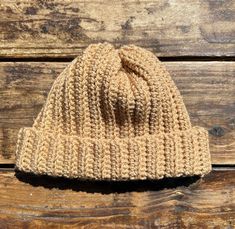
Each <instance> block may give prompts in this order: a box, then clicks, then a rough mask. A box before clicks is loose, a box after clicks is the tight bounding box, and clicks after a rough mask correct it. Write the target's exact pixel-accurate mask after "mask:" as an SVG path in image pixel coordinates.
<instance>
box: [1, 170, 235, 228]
mask: <svg viewBox="0 0 235 229" xmlns="http://www.w3.org/2000/svg"><path fill="white" fill-rule="evenodd" d="M234 177H235V171H227V172H225V171H223V172H222V171H220V172H215V171H214V172H212V173H211V174H209V175H207V176H205V177H204V178H201V179H198V178H197V179H196V178H178V179H164V180H160V181H135V182H111V183H110V182H91V181H79V180H67V179H63V178H51V177H44V176H43V177H40V176H32V175H31V176H29V175H25V174H22V173H20V174H18V173H17V174H16V176H15V173H14V172H1V173H0V196H1V202H0V228H45V227H47V228H57V227H59V228H78V227H79V228H89V229H91V228H162V227H164V228H234V226H235V179H234ZM16 193H17V195H16Z"/></svg>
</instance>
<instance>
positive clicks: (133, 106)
mask: <svg viewBox="0 0 235 229" xmlns="http://www.w3.org/2000/svg"><path fill="white" fill-rule="evenodd" d="M16 169H18V170H22V171H26V172H33V173H36V174H48V175H52V176H65V177H70V178H75V177H77V178H82V179H110V180H123V179H160V178H163V177H174V176H188V175H204V174H206V173H208V172H209V171H210V170H211V161H210V153H209V142H208V133H207V131H206V130H205V129H204V128H202V127H198V126H194V127H192V126H191V123H190V119H189V115H188V113H187V110H186V107H185V105H184V103H183V100H182V97H181V95H180V92H179V90H178V89H177V87H176V86H175V84H174V82H173V80H172V79H171V77H170V75H169V73H168V72H167V70H166V68H165V66H164V65H163V64H162V63H161V62H160V61H159V59H158V58H157V57H156V56H155V55H154V54H153V53H151V52H150V51H148V50H145V49H143V48H140V47H138V46H135V45H132V44H131V45H124V46H122V47H120V48H119V49H116V48H114V46H113V45H112V44H109V43H107V42H104V43H98V44H91V45H89V46H88V47H87V48H86V49H85V50H84V51H83V53H82V54H81V55H79V56H78V57H77V58H75V59H74V60H73V61H72V62H71V63H70V64H69V65H68V66H67V67H66V68H65V69H64V71H63V72H62V73H61V74H60V75H59V76H58V77H57V78H56V80H55V82H54V84H53V85H52V88H51V90H50V92H49V94H48V97H47V100H46V102H45V104H44V106H43V108H42V109H41V111H40V113H39V115H38V116H37V118H36V120H35V121H34V124H33V126H32V127H25V128H22V129H21V130H20V131H19V136H18V142H17V151H16Z"/></svg>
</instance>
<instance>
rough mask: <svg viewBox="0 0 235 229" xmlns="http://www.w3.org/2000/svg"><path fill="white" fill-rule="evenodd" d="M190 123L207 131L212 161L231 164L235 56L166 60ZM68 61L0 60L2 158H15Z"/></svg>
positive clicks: (233, 154)
mask: <svg viewBox="0 0 235 229" xmlns="http://www.w3.org/2000/svg"><path fill="white" fill-rule="evenodd" d="M165 64H166V67H167V69H168V70H169V71H170V73H171V74H172V77H173V79H174V81H175V83H176V85H177V86H178V88H179V90H180V91H181V93H182V95H183V98H184V101H185V104H186V106H187V109H188V111H189V114H190V117H191V121H192V123H193V125H200V126H203V127H205V128H207V129H208V130H209V132H210V150H211V154H212V162H213V164H235V116H234V114H235V62H165ZM66 65H67V63H53V62H52V63H49V62H48V63H40V62H39V63H37V62H31V63H29V62H27V63H24V62H19V63H8V62H5V63H0V98H1V99H0V163H14V161H15V155H14V154H15V144H16V139H17V133H18V130H19V128H20V127H22V126H31V125H32V123H33V120H34V118H36V116H37V114H38V113H39V111H40V109H41V107H42V104H43V103H44V101H45V100H46V97H47V93H48V91H49V89H50V87H51V85H52V83H53V81H54V79H55V78H56V77H57V76H58V74H59V73H60V72H61V71H62V70H63V69H64V68H65V66H66Z"/></svg>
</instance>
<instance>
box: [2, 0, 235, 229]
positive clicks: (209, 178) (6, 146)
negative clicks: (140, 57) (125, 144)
mask: <svg viewBox="0 0 235 229" xmlns="http://www.w3.org/2000/svg"><path fill="white" fill-rule="evenodd" d="M103 41H108V42H111V43H113V44H114V45H115V46H116V47H119V46H120V45H123V44H129V43H133V44H136V45H139V46H141V47H145V48H147V49H148V50H150V51H153V52H154V53H155V54H156V55H157V56H158V57H159V58H161V60H163V61H165V62H164V63H165V64H166V67H167V69H168V70H169V72H170V73H171V75H172V77H173V80H174V81H175V83H176V85H177V86H178V88H179V90H180V91H181V94H182V95H183V99H184V101H185V104H186V107H187V109H188V111H189V114H190V117H191V121H192V124H193V125H200V126H203V127H205V128H206V129H207V130H208V131H209V133H210V134H209V136H210V151H211V155H212V162H213V172H211V173H210V174H208V175H206V176H205V177H203V178H201V179H200V178H196V177H191V178H189V177H188V178H175V179H174V178H172V179H163V180H160V181H136V182H91V181H79V180H68V179H65V178H52V177H48V176H35V175H32V174H31V175H29V174H24V173H19V172H17V173H15V172H14V171H13V167H14V163H15V144H16V140H17V133H18V130H19V128H20V127H23V126H31V125H32V123H33V120H34V119H35V118H36V116H37V114H38V112H39V111H40V109H41V107H42V104H43V103H44V102H45V100H46V97H47V93H48V92H49V90H50V87H51V85H52V83H53V81H54V79H55V78H56V77H57V76H58V74H59V73H60V72H61V71H62V70H63V69H64V68H65V66H66V65H67V64H68V61H71V60H72V59H73V57H75V56H76V55H77V54H78V53H80V52H81V51H82V50H83V49H84V48H85V47H87V45H88V44H90V43H95V42H103ZM234 114H235V1H233V0H194V1H190V2H189V1H187V0H159V1H151V0H140V1H137V0H126V1H114V0H110V1H108V0H106V1H97V0H96V1H90V0H87V1H81V0H73V1H64V0H53V1H52V0H36V1H33V0H15V1H12V0H6V1H1V2H0V229H14V228H17V229H18V228H33V229H36V228H89V229H92V228H102V229H103V228H110V229H111V228H141V229H142V228H148V229H149V228H169V229H173V228H177V229H181V228H189V229H197V228H208V229H212V228H213V229H233V228H235V167H234V165H235V115H234Z"/></svg>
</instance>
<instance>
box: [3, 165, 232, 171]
mask: <svg viewBox="0 0 235 229" xmlns="http://www.w3.org/2000/svg"><path fill="white" fill-rule="evenodd" d="M14 167H15V164H0V172H1V171H13V170H14ZM212 169H213V170H214V171H227V170H235V165H233V164H231V165H230V164H221V165H220V164H218V165H212Z"/></svg>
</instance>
